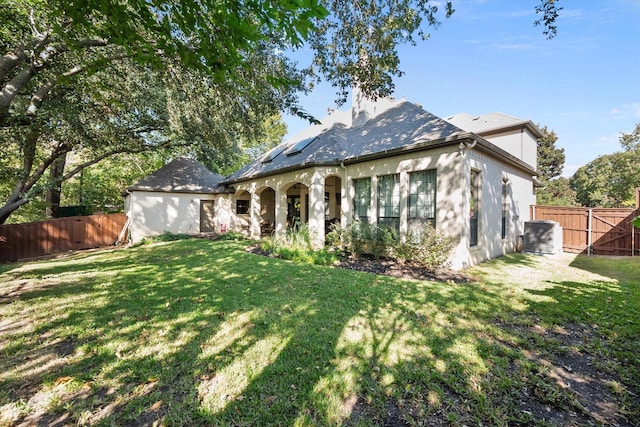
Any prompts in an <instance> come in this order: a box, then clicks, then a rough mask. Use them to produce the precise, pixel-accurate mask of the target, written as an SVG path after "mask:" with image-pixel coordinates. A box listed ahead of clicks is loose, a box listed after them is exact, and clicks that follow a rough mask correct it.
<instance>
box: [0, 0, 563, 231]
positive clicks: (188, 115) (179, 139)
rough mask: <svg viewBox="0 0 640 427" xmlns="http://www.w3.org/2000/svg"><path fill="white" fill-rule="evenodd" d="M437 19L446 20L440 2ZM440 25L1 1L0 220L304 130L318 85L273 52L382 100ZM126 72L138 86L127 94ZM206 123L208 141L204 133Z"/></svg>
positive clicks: (58, 0) (314, 14) (267, 3)
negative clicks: (301, 121) (154, 155)
mask: <svg viewBox="0 0 640 427" xmlns="http://www.w3.org/2000/svg"><path fill="white" fill-rule="evenodd" d="M546 3H549V4H546ZM540 5H541V6H540V8H539V9H537V12H538V13H542V15H543V17H544V20H543V24H544V25H545V28H552V27H551V25H552V24H553V23H554V22H555V17H556V16H557V14H556V15H554V11H557V10H559V9H558V8H557V7H556V6H555V2H553V1H549V0H540ZM445 9H446V16H449V14H450V13H452V12H453V9H452V7H451V3H450V2H447V3H446V6H445ZM329 12H331V15H330V14H329ZM437 16H438V8H437V6H436V5H435V3H434V2H432V3H429V1H428V0H417V1H415V2H414V1H407V0H380V1H371V2H369V3H363V2H352V1H347V0H332V1H329V2H327V7H326V8H325V6H323V5H321V4H320V3H318V1H317V0H304V1H299V2H298V1H295V2H291V1H289V0H256V1H251V2H227V3H223V4H221V3H220V2H219V1H218V0H197V1H196V0H128V1H126V2H122V1H119V0H83V1H66V0H47V1H45V0H8V1H5V3H4V4H3V5H2V7H0V20H1V21H2V22H3V23H8V25H6V26H4V24H3V27H2V28H1V29H0V53H3V54H2V56H1V57H0V128H1V129H2V130H1V132H2V134H1V135H0V137H1V138H2V139H1V140H0V144H1V146H2V149H3V150H8V149H11V150H13V152H15V153H18V155H16V156H15V157H14V158H12V159H10V161H8V162H7V163H5V164H4V166H5V167H6V168H7V170H6V171H4V172H2V173H3V174H4V175H6V176H8V177H10V178H11V179H12V180H13V182H14V183H15V185H13V186H12V189H11V190H10V191H9V194H8V195H7V197H6V201H5V204H4V206H2V207H0V223H3V222H4V221H6V219H7V218H8V216H9V215H11V213H12V212H14V211H15V210H16V209H18V208H19V207H20V206H23V205H25V204H26V203H28V202H29V201H30V200H31V199H32V198H33V195H34V194H35V193H37V192H39V191H44V190H45V189H44V187H47V186H48V187H49V189H50V190H51V192H50V194H51V200H53V199H55V198H57V196H55V195H54V193H55V192H56V191H58V187H59V185H60V183H61V182H62V181H64V180H66V179H69V178H71V177H72V176H74V175H75V174H77V173H78V172H80V171H81V170H82V169H83V168H85V167H88V166H90V165H93V164H95V163H97V162H99V161H101V160H103V159H106V158H108V157H110V156H113V155H117V154H119V153H127V152H129V153H135V152H140V151H145V150H158V149H167V148H172V147H173V148H175V146H180V145H182V146H192V147H198V148H199V149H200V151H201V152H203V153H204V152H207V153H211V152H215V153H219V152H225V150H227V151H228V152H233V151H234V150H235V149H236V145H235V144H236V142H235V141H238V140H240V139H242V138H246V135H244V134H243V132H247V133H248V134H249V135H252V134H254V133H253V131H252V129H251V128H250V127H249V126H247V125H246V123H244V122H243V121H242V120H241V119H242V118H243V117H244V118H247V117H248V118H250V119H255V120H258V121H260V120H261V117H260V116H261V114H273V113H274V112H275V111H277V110H278V109H279V110H289V111H291V112H293V113H295V114H298V115H300V116H302V117H307V118H309V119H310V120H311V119H312V118H311V117H309V116H308V115H307V114H306V113H305V112H304V110H302V109H301V108H300V107H299V106H298V104H297V97H296V93H297V92H298V91H301V90H303V89H304V83H305V79H306V78H307V77H314V76H317V74H314V72H313V71H312V70H298V69H296V68H294V67H293V65H292V64H291V63H290V62H289V61H287V60H286V58H285V57H284V56H283V55H282V52H283V51H284V50H286V49H296V48H299V47H301V46H302V45H303V44H304V42H305V41H308V42H309V43H310V44H311V46H312V47H313V48H314V49H315V51H316V60H315V65H316V66H317V68H318V70H319V72H320V73H321V74H322V75H324V76H325V77H326V78H327V79H328V80H329V81H331V82H332V83H333V84H334V85H335V86H336V87H337V88H339V89H340V90H341V91H342V93H343V94H344V93H346V92H345V91H346V90H347V89H348V88H350V87H351V84H352V83H353V82H356V83H357V84H358V85H360V86H361V88H362V90H363V91H364V92H365V93H366V94H367V95H369V96H371V97H375V96H377V95H385V94H387V93H389V92H390V91H391V89H392V87H393V85H392V78H393V77H394V76H397V75H400V74H401V72H400V70H399V67H398V64H399V59H398V54H397V50H396V47H397V45H398V44H399V43H404V42H410V43H415V41H414V40H415V39H414V37H415V35H416V34H417V35H419V36H422V37H423V38H424V37H426V34H425V33H424V32H423V29H422V27H421V24H422V23H423V21H424V22H426V24H427V25H428V26H437V25H438V24H439V22H438V19H437ZM552 29H553V30H554V31H555V29H554V28H552ZM123 68H126V69H130V70H135V71H134V73H133V75H136V76H138V77H140V76H143V77H142V78H141V79H140V81H138V82H137V83H135V84H134V82H132V79H131V78H130V77H129V76H128V75H127V74H126V72H123ZM185 73H187V74H188V75H189V76H190V78H193V79H194V80H195V81H196V84H197V85H200V86H199V87H198V89H202V90H203V91H204V93H206V94H208V95H209V97H205V98H204V99H205V100H206V101H207V102H208V101H210V100H215V99H216V98H215V97H216V96H219V97H220V99H222V100H225V101H228V100H231V101H232V103H231V105H230V106H227V105H224V107H225V112H226V113H229V114H231V118H232V120H233V121H232V124H224V125H220V122H219V121H217V122H216V123H213V122H212V120H209V119H207V117H206V115H205V114H204V113H203V112H201V111H200V109H198V108H197V106H198V105H199V106H201V107H205V108H204V109H206V107H207V105H206V103H200V104H198V101H201V100H202V99H194V98H196V95H194V92H192V85H191V81H190V79H185V78H183V77H184V76H186V75H187V74H185ZM147 77H148V78H149V81H147ZM174 80H175V81H174ZM127 85H129V86H131V87H134V86H135V90H136V91H135V92H134V91H131V90H129V89H130V88H129V89H127V87H126V86H127ZM147 85H148V86H149V87H147ZM162 85H164V90H165V94H164V95H161V96H158V95H159V94H162V90H163V89H162V87H161V86H162ZM180 85H182V86H183V88H180V87H179V86H180ZM185 87H186V88H185ZM123 90H124V91H123ZM145 97H146V99H145V100H144V101H145V102H149V104H150V105H151V106H152V107H148V106H147V104H146V103H144V102H141V101H142V100H143V99H142V98H145ZM187 101H191V103H188V107H186V108H185V107H184V105H187ZM217 105H219V104H217ZM222 116H224V115H222ZM213 117H215V119H216V120H220V119H221V115H214V116H213ZM225 118H226V119H229V116H227V117H225ZM249 123H251V122H249ZM201 125H205V126H201ZM206 126H208V128H209V129H211V130H214V132H213V134H207V133H205V132H203V131H202V130H201V129H202V128H205V127H206ZM216 126H217V128H216ZM216 129H217V131H216ZM218 137H221V138H218ZM199 144H200V145H199ZM71 152H73V153H74V156H75V157H76V158H81V159H83V162H82V163H78V164H77V166H75V167H74V168H72V169H71V170H66V169H65V168H62V167H60V165H61V164H62V163H64V162H63V160H64V157H65V156H66V155H67V154H68V153H71ZM54 164H55V165H57V167H56V168H54V170H53V172H52V173H49V179H48V182H47V183H46V184H42V182H43V181H44V180H43V177H45V176H46V172H47V171H48V170H50V168H51V167H52V165H54ZM60 171H62V172H60Z"/></svg>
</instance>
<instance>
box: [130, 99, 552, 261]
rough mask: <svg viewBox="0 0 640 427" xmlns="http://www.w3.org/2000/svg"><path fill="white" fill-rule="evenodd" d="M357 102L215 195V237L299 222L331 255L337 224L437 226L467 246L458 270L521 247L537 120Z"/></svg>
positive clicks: (227, 181)
mask: <svg viewBox="0 0 640 427" xmlns="http://www.w3.org/2000/svg"><path fill="white" fill-rule="evenodd" d="M353 97H354V98H353V99H354V102H353V105H352V108H351V109H350V110H339V111H333V112H330V114H329V115H328V116H327V117H325V118H323V119H321V120H320V122H321V124H317V125H312V126H310V127H308V128H307V129H305V130H304V131H302V132H300V133H299V134H298V135H296V136H294V137H292V138H290V139H288V140H287V141H285V142H283V143H282V144H280V145H279V146H278V147H276V148H274V149H273V150H271V151H269V152H268V153H265V154H264V155H263V156H261V157H260V158H258V159H256V160H255V161H253V162H251V163H250V164H248V165H246V166H245V167H243V168H242V169H240V170H239V171H237V172H235V173H234V174H232V175H231V176H229V177H226V178H224V179H221V180H220V182H219V185H217V186H216V188H215V189H214V190H213V191H212V192H211V193H210V194H207V195H206V196H205V195H203V197H202V200H207V201H209V202H208V203H211V202H210V201H211V200H213V203H214V208H213V211H214V212H213V219H212V220H210V222H211V223H212V224H213V227H214V229H215V230H216V231H224V230H236V231H245V232H246V233H247V234H249V235H250V236H252V237H254V238H260V237H261V236H262V235H264V234H265V233H271V232H273V233H276V234H278V233H283V232H285V231H286V229H287V227H288V226H289V225H290V224H291V223H292V222H293V221H294V220H295V219H299V220H302V221H304V222H306V223H307V224H308V226H309V229H310V233H311V236H312V239H313V242H314V245H315V246H318V247H320V246H322V245H323V243H324V240H325V232H326V229H327V224H328V223H336V222H337V223H340V224H341V226H347V225H348V224H350V223H351V222H352V221H356V220H359V221H366V222H369V223H371V224H378V225H384V226H389V227H395V228H396V229H397V230H398V231H399V232H400V233H401V234H403V233H405V232H407V231H410V230H414V229H418V228H420V227H421V226H423V225H424V224H425V223H430V224H432V225H433V226H435V228H436V230H437V231H439V232H441V233H444V234H446V235H448V236H451V237H453V238H454V239H455V242H456V246H455V249H454V252H453V254H452V256H451V258H450V265H451V267H452V268H454V269H464V268H466V267H468V266H471V265H474V264H477V263H479V262H482V261H485V260H488V259H491V258H495V257H497V256H500V255H502V254H504V253H508V252H512V251H514V250H516V248H517V245H518V244H519V239H520V236H522V234H523V229H524V222H525V221H527V220H528V219H529V218H528V213H529V206H530V205H532V204H535V188H534V187H535V176H537V173H536V150H537V142H536V141H537V138H539V137H540V136H541V134H540V131H539V130H538V129H537V128H536V126H535V125H534V124H533V123H532V122H530V121H525V120H520V119H517V118H514V117H510V116H507V115H504V114H500V113H493V114H488V115H485V116H477V117H472V116H469V115H467V114H457V115H455V116H452V117H449V118H447V119H446V120H445V119H442V118H439V117H437V116H435V115H433V114H431V113H429V112H428V111H425V110H424V109H422V108H421V107H420V106H419V105H416V104H413V103H411V102H408V101H406V100H404V99H401V100H396V99H391V98H382V99H379V100H377V101H375V102H373V101H370V100H368V99H366V98H364V97H362V96H361V95H360V93H359V92H358V91H357V90H354V93H353ZM196 211H197V210H195V208H194V211H193V212H196ZM131 212H132V213H133V212H134V211H133V209H131Z"/></svg>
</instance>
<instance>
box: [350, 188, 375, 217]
mask: <svg viewBox="0 0 640 427" xmlns="http://www.w3.org/2000/svg"><path fill="white" fill-rule="evenodd" d="M353 188H354V193H355V194H354V197H353V216H354V218H358V219H359V220H360V221H362V222H369V206H371V178H361V179H354V180H353Z"/></svg>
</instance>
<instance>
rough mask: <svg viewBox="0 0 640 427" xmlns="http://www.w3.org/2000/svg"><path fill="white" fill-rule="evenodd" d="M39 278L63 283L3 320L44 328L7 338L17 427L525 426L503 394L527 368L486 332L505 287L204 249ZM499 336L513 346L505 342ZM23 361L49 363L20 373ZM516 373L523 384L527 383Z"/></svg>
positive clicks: (221, 247)
mask: <svg viewBox="0 0 640 427" xmlns="http://www.w3.org/2000/svg"><path fill="white" fill-rule="evenodd" d="M121 256H122V255H121V254H118V257H121ZM101 266H104V269H102V267H101ZM35 269H36V270H39V271H38V273H37V275H36V276H35V277H36V279H33V280H36V281H37V280H40V278H45V277H48V276H51V275H56V276H60V277H62V279H61V280H60V282H59V283H58V284H57V285H56V286H55V287H54V288H47V289H44V290H42V289H40V290H38V289H37V286H36V287H34V288H32V289H31V290H30V291H27V292H24V293H22V294H20V295H19V298H18V299H16V300H14V301H13V302H12V303H11V304H7V306H6V307H5V309H6V310H8V307H9V306H11V307H15V310H14V311H6V312H4V313H3V315H4V314H5V313H6V314H7V315H8V316H10V318H11V319H13V320H15V321H18V320H19V319H20V316H24V317H25V318H29V316H30V315H33V316H35V317H34V320H33V321H32V323H31V324H30V325H23V326H19V327H16V328H14V329H12V330H11V332H10V333H9V332H7V334H3V333H2V332H1V331H0V339H2V340H3V341H4V340H5V339H9V338H10V339H13V340H15V341H16V342H19V343H20V345H18V346H15V347H14V348H13V350H11V351H9V352H6V351H5V352H4V354H3V355H1V356H0V361H2V363H3V365H4V364H5V363H6V366H9V367H10V369H9V372H7V373H5V374H4V375H3V376H2V377H0V378H1V379H0V389H2V390H5V392H3V394H0V407H2V408H13V406H12V405H13V404H14V403H15V402H16V401H23V402H26V404H27V407H28V409H29V411H26V410H25V413H24V414H22V415H18V416H17V417H16V418H15V419H14V421H15V423H16V424H19V423H21V422H23V423H33V424H52V425H55V424H56V423H59V424H62V423H70V422H75V423H78V424H83V423H93V424H105V425H106V424H127V425H151V424H152V423H153V422H154V421H158V420H162V421H163V422H164V423H166V424H170V425H175V424H182V425H194V424H197V425H274V424H275V425H293V424H296V423H297V424H301V425H309V424H319V425H342V424H351V425H362V424H374V425H404V424H406V423H411V422H416V423H419V422H423V421H424V420H431V421H433V422H436V420H440V419H442V417H446V419H447V420H448V421H450V422H452V423H454V424H455V423H467V424H473V423H477V422H480V421H481V422H485V423H487V422H488V423H492V422H493V423H500V422H506V421H507V420H519V421H521V422H526V421H527V420H528V419H530V418H527V417H528V415H527V414H523V413H522V410H521V409H522V407H521V406H519V403H518V402H519V399H520V398H522V396H521V395H519V394H518V393H517V392H516V393H515V395H514V394H513V392H512V391H509V390H511V389H512V388H515V389H517V388H518V387H517V386H518V385H519V383H518V382H517V380H516V379H510V377H508V376H504V375H502V374H501V372H500V371H499V370H497V368H496V366H502V365H508V366H511V367H516V368H518V364H519V363H521V355H520V353H519V352H518V351H517V350H516V349H512V348H511V347H509V345H505V344H503V343H501V342H499V340H498V339H497V338H496V336H495V334H496V331H495V330H494V329H495V327H494V326H493V325H491V324H490V323H489V320H490V319H493V317H494V315H495V314H497V313H504V314H505V316H506V313H507V312H509V311H510V308H511V305H510V302H509V301H505V299H504V298H503V297H504V295H503V293H502V290H501V288H500V287H499V286H496V287H495V288H494V287H491V286H480V285H478V284H464V285H461V284H443V283H429V282H419V281H402V280H397V279H392V278H388V277H381V276H375V275H370V274H361V273H356V272H350V271H345V270H337V269H330V268H324V267H314V266H300V265H294V264H291V263H288V262H285V261H282V260H276V259H269V258H264V257H258V256H254V255H251V254H247V253H245V252H244V251H243V250H242V248H241V247H240V245H239V244H237V243H227V242H203V241H183V242H174V243H171V244H168V245H166V246H164V247H162V248H158V247H156V248H153V247H142V248H137V249H135V250H132V251H130V252H129V251H127V253H126V256H125V257H124V258H119V259H118V260H117V261H114V260H111V259H110V257H109V256H107V257H105V258H101V257H99V256H96V257H95V258H92V259H91V260H90V262H89V260H87V262H85V263H84V267H81V266H78V265H75V266H74V265H71V266H70V267H69V269H65V268H63V267H61V266H58V265H56V266H47V265H46V264H45V265H42V266H40V265H39V266H38V267H36V268H35ZM71 272H73V274H71ZM78 277H82V279H81V280H77V278H78ZM74 278H75V279H74ZM13 280H23V279H21V278H20V277H19V275H18V276H17V277H15V278H14V279H13ZM24 280H27V279H24ZM2 307H3V306H2V305H0V310H3V308H2ZM21 310H22V311H21ZM35 312H44V313H45V314H44V315H42V314H37V315H36V314H34V313H35ZM47 316H48V317H47ZM516 332H517V331H516ZM3 335H4V336H3ZM499 338H503V339H504V341H505V342H507V343H510V342H513V341H514V340H516V339H517V337H516V336H515V335H514V332H513V331H508V330H506V329H505V330H503V331H502V332H501V335H500V336H499ZM5 348H6V347H5ZM29 355H33V356H34V357H36V360H45V359H46V360H50V361H54V362H55V363H52V364H50V365H47V363H44V364H42V365H40V367H39V368H38V369H37V370H33V371H30V369H31V368H24V369H23V366H24V364H28V363H29V359H28V358H27V356H29ZM501 369H502V368H501ZM504 369H506V368H504ZM518 369H520V368H518ZM518 369H515V370H516V373H515V374H514V375H515V376H514V378H518V376H521V375H520V374H522V375H525V374H527V371H526V370H524V368H522V369H520V372H519V371H518ZM508 380H509V381H514V382H513V383H509V381H508ZM501 382H505V383H504V384H502V385H500V383H501ZM26 384H28V385H30V387H29V388H28V391H26V392H24V391H22V392H21V391H20V390H22V388H23V386H24V385H26ZM46 393H49V394H50V396H49V397H50V398H52V399H54V402H53V403H51V402H49V403H47V404H45V403H46V402H43V401H42V400H44V399H45V396H44V395H45V394H46ZM38 395H42V397H41V402H40V404H41V405H40V408H41V410H38V406H37V403H38V402H37V401H36V400H37V399H36V397H37V396H38ZM506 397H508V398H506ZM55 399H57V400H55ZM532 399H533V400H535V396H533V398H532ZM18 409H19V408H18ZM421 420H422V421H421Z"/></svg>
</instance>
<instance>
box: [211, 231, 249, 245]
mask: <svg viewBox="0 0 640 427" xmlns="http://www.w3.org/2000/svg"><path fill="white" fill-rule="evenodd" d="M216 240H228V241H233V242H243V241H246V240H247V236H245V235H244V234H242V233H240V232H238V231H227V232H226V233H222V234H220V235H218V237H217V239H216Z"/></svg>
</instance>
